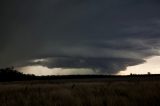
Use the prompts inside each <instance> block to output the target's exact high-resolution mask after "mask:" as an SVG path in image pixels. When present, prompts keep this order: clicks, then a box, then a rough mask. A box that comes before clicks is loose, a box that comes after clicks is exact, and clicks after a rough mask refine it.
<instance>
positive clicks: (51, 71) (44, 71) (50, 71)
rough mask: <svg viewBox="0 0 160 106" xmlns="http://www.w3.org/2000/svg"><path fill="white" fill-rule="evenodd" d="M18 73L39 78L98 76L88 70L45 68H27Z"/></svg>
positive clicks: (19, 69) (20, 69)
mask: <svg viewBox="0 0 160 106" xmlns="http://www.w3.org/2000/svg"><path fill="white" fill-rule="evenodd" d="M17 70H18V71H20V72H22V73H24V74H34V75H37V76H42V75H85V74H87V75H89V74H96V72H94V71H93V70H92V69H88V68H78V69H76V68H71V69H69V68H68V69H66V68H51V69H50V68H47V67H44V66H39V65H38V66H26V67H21V68H18V69H17Z"/></svg>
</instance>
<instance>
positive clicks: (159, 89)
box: [0, 81, 160, 106]
mask: <svg viewBox="0 0 160 106" xmlns="http://www.w3.org/2000/svg"><path fill="white" fill-rule="evenodd" d="M0 106H160V81H108V82H101V81H95V82H94V81H92V82H80V81H79V82H72V81H69V82H66V83H65V81H62V82H51V81H23V82H8V83H7V82H5V83H0Z"/></svg>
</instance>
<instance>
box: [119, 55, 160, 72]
mask: <svg viewBox="0 0 160 106" xmlns="http://www.w3.org/2000/svg"><path fill="white" fill-rule="evenodd" d="M148 72H150V73H151V74H160V56H153V57H151V58H148V59H146V62H145V63H143V64H139V65H136V66H129V67H127V69H126V70H125V71H120V72H119V73H118V75H129V74H131V73H132V74H147V73H148Z"/></svg>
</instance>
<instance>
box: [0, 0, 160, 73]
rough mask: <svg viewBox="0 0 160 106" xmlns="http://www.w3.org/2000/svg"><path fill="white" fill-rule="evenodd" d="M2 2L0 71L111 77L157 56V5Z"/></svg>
mask: <svg viewBox="0 0 160 106" xmlns="http://www.w3.org/2000/svg"><path fill="white" fill-rule="evenodd" d="M2 1H3V3H2V4H1V5H2V6H1V8H2V11H3V12H2V14H1V18H0V19H1V23H2V24H1V32H0V34H1V36H0V67H7V66H15V67H24V66H34V65H42V66H45V67H48V68H90V69H93V70H99V72H100V73H101V74H103V73H109V74H115V73H118V72H119V71H120V70H125V69H126V67H128V66H133V65H137V64H141V63H143V62H145V61H144V59H145V58H147V57H150V56H155V55H159V48H160V43H159V41H160V14H159V11H160V1H159V0H45V1H44V0H35V1H33V0H27V1H21V0H15V1H13V0H7V1H6V0H2ZM37 59H39V61H32V60H37ZM43 60H45V61H43Z"/></svg>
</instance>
